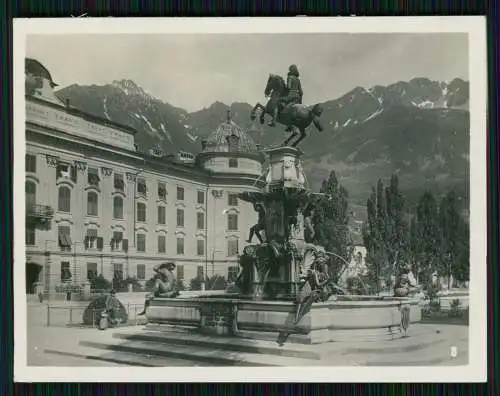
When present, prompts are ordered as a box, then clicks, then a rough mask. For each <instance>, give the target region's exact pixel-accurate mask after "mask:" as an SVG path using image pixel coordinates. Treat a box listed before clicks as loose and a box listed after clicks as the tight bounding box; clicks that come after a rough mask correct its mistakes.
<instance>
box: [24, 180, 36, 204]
mask: <svg viewBox="0 0 500 396" xmlns="http://www.w3.org/2000/svg"><path fill="white" fill-rule="evenodd" d="M25 190H26V191H25V192H26V205H34V204H36V184H35V183H34V182H32V181H27V182H26V183H25Z"/></svg>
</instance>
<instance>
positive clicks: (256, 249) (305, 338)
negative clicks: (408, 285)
mask: <svg viewBox="0 0 500 396" xmlns="http://www.w3.org/2000/svg"><path fill="white" fill-rule="evenodd" d="M267 155H268V159H269V169H268V173H267V175H266V187H265V188H264V189H263V191H261V192H260V193H254V192H252V193H243V194H240V198H241V199H243V200H245V201H248V202H251V203H253V204H261V205H263V207H264V208H265V235H266V240H265V241H264V243H262V244H258V245H248V246H246V247H245V249H244V251H243V254H242V255H241V257H240V266H241V267H242V271H241V273H240V282H239V286H240V292H239V293H233V294H230V293H221V294H220V295H217V296H213V295H210V296H207V295H203V294H202V295H200V296H198V297H196V298H192V297H190V298H182V294H181V296H180V297H179V298H175V299H169V298H161V297H159V298H155V299H153V300H152V301H151V305H150V307H149V308H148V311H147V314H146V316H147V319H148V321H149V322H150V323H155V324H168V325H176V326H181V327H183V328H189V329H192V330H194V331H196V332H201V333H204V334H210V335H211V336H214V337H219V336H232V337H245V338H254V339H264V340H269V339H275V340H276V337H277V335H278V333H279V332H280V331H283V330H285V329H290V327H289V326H290V325H289V323H291V322H293V321H294V318H295V315H296V306H295V304H294V302H293V300H294V299H295V296H296V293H297V290H298V285H299V283H298V282H299V279H298V278H299V273H300V271H301V268H300V266H301V265H302V264H303V263H302V261H301V258H302V256H301V255H302V254H303V252H304V250H305V249H306V248H308V247H311V246H312V245H310V244H306V243H305V241H304V218H303V215H302V211H303V210H304V208H305V207H306V206H307V205H308V204H309V201H310V197H311V192H310V190H309V189H308V188H307V186H306V178H305V175H304V171H303V169H302V165H301V161H300V156H301V152H300V151H299V150H298V149H296V148H294V147H279V148H275V149H271V150H268V151H267ZM312 247H313V248H317V247H314V246H312ZM304 261H305V260H304ZM309 265H310V263H309ZM402 306H407V307H409V308H410V314H409V322H410V323H415V322H418V321H420V319H421V314H420V308H419V305H418V300H412V299H404V298H403V299H401V298H399V299H398V298H385V299H384V298H377V297H372V296H332V297H331V298H330V299H329V300H328V301H324V302H320V303H313V305H312V307H311V308H310V310H309V311H308V312H307V313H306V314H305V315H304V316H303V317H302V319H301V321H300V322H299V323H298V324H297V325H296V326H294V330H293V332H294V334H293V335H291V336H290V337H289V342H292V343H294V342H299V343H306V344H313V343H326V342H331V341H344V340H350V341H353V340H361V339H367V340H373V341H377V340H378V341H380V340H384V339H392V338H395V337H399V336H400V335H401V333H399V332H398V329H399V326H400V323H401V307H402Z"/></svg>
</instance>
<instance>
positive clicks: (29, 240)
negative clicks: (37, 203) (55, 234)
mask: <svg viewBox="0 0 500 396" xmlns="http://www.w3.org/2000/svg"><path fill="white" fill-rule="evenodd" d="M25 236H26V245H27V246H33V245H35V244H36V231H35V227H32V226H29V225H28V224H26V228H25Z"/></svg>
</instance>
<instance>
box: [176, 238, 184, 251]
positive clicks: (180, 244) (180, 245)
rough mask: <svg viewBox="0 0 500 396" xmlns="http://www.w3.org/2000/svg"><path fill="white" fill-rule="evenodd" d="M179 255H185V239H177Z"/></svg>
mask: <svg viewBox="0 0 500 396" xmlns="http://www.w3.org/2000/svg"><path fill="white" fill-rule="evenodd" d="M177 254H184V238H177Z"/></svg>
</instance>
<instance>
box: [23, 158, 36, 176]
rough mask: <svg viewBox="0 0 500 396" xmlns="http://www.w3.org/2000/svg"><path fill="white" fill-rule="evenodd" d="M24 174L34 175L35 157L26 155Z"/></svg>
mask: <svg viewBox="0 0 500 396" xmlns="http://www.w3.org/2000/svg"><path fill="white" fill-rule="evenodd" d="M25 159H26V172H30V173H36V155H33V154H26V157H25Z"/></svg>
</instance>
